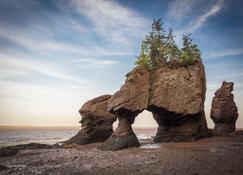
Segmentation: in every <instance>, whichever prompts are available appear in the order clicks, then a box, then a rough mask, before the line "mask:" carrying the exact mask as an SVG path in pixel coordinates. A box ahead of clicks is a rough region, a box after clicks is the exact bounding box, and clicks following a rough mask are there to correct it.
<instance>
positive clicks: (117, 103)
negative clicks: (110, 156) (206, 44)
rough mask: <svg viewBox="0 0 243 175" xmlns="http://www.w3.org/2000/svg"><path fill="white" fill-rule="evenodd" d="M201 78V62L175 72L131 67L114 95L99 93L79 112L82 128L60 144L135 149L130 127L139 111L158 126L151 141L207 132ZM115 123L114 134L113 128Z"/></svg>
mask: <svg viewBox="0 0 243 175" xmlns="http://www.w3.org/2000/svg"><path fill="white" fill-rule="evenodd" d="M205 92H206V79H205V71H204V66H203V64H202V63H201V62H197V63H195V64H193V65H187V66H180V67H177V68H169V67H166V66H164V67H158V68H156V69H154V70H147V69H145V68H143V67H140V66H138V67H136V68H134V69H133V70H132V71H131V72H130V73H128V74H127V78H126V81H125V84H124V85H123V86H122V87H121V89H120V90H119V91H117V92H116V93H115V94H114V95H112V96H111V95H104V96H100V97H97V98H94V99H92V100H90V101H88V102H87V103H85V104H84V105H83V106H82V108H81V109H80V111H79V112H80V114H81V115H82V117H83V118H82V120H81V123H82V127H81V130H80V131H79V132H78V133H77V135H75V136H74V137H72V138H71V139H69V140H67V141H66V142H64V144H73V143H75V144H87V143H93V142H99V141H105V142H104V143H103V145H102V149H103V150H118V149H123V148H128V147H138V146H140V143H139V141H138V138H137V136H136V135H135V133H134V131H133V129H132V124H133V123H134V120H135V118H136V117H137V115H138V114H140V113H141V112H143V111H144V110H148V111H150V112H151V113H152V115H153V118H154V119H155V120H156V122H157V124H158V130H157V134H156V136H155V137H154V141H155V142H167V141H191V140H196V139H199V138H202V137H206V136H208V134H209V131H208V128H207V123H206V119H205V115H204V100H205ZM116 118H117V119H118V121H119V122H118V127H117V128H116V130H115V131H114V132H113V129H112V125H113V123H114V122H115V120H116Z"/></svg>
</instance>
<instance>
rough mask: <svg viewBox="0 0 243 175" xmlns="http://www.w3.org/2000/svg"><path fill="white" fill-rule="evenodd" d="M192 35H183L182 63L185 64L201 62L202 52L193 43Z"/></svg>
mask: <svg viewBox="0 0 243 175" xmlns="http://www.w3.org/2000/svg"><path fill="white" fill-rule="evenodd" d="M190 35H191V34H188V35H183V37H182V40H183V47H182V48H181V50H182V54H181V62H182V63H184V64H193V63H195V62H196V61H198V60H200V56H201V53H200V50H199V48H198V46H197V45H196V44H194V43H193V42H192V41H193V40H192V38H190Z"/></svg>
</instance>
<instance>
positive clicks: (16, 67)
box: [0, 0, 243, 128]
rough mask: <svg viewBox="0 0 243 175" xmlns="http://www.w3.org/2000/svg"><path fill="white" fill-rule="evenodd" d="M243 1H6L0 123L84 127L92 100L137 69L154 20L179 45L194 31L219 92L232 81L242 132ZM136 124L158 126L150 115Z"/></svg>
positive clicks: (211, 87)
mask: <svg viewBox="0 0 243 175" xmlns="http://www.w3.org/2000/svg"><path fill="white" fill-rule="evenodd" d="M242 6H243V1H241V0H234V1H226V0H225V1H224V0H208V1H207V0H161V1H159V0H111V1H109V0H21V1H19V0H0V125H15V126H16V125H22V126H28V125H32V126H79V123H78V121H79V120H80V115H79V113H78V110H79V109H80V107H81V106H82V105H83V104H84V103H85V102H86V101H87V100H90V99H92V98H94V97H97V96H99V95H103V94H113V93H115V92H116V91H117V90H118V89H119V88H120V87H121V85H122V84H123V83H124V80H125V74H126V73H127V72H129V71H131V70H132V68H133V67H135V65H134V62H135V60H136V59H137V56H138V55H139V50H140V43H141V41H142V40H143V39H144V37H145V35H146V34H147V33H148V32H149V31H150V30H151V23H152V20H153V19H156V18H160V17H162V18H163V21H164V23H165V28H166V29H168V28H169V27H172V28H173V29H174V31H175V34H176V43H177V44H178V45H179V46H181V44H182V42H181V37H182V35H183V34H188V33H191V34H192V38H193V39H194V42H195V43H197V45H198V46H199V47H200V49H201V51H202V60H203V63H204V65H205V69H206V76H207V94H206V102H205V110H206V117H207V122H208V125H209V127H213V126H214V125H213V122H212V120H211V119H210V106H211V101H212V98H213V95H214V92H215V91H216V90H217V89H218V88H219V87H220V86H221V83H222V81H223V80H226V81H233V82H234V83H235V85H234V95H235V102H236V104H237V106H238V108H239V118H238V120H237V127H241V128H243V116H242V115H243V100H242V99H243V20H242V19H243V11H242V8H241V7H242ZM134 126H135V127H157V124H156V123H155V121H154V120H153V118H152V116H151V114H150V113H149V112H146V111H145V112H143V113H142V114H140V115H139V116H138V117H137V118H136V120H135V124H134Z"/></svg>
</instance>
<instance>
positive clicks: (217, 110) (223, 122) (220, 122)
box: [211, 81, 238, 135]
mask: <svg viewBox="0 0 243 175" xmlns="http://www.w3.org/2000/svg"><path fill="white" fill-rule="evenodd" d="M233 86H234V83H233V82H225V81H224V82H223V83H222V86H221V87H220V88H219V89H218V90H217V91H216V92H215V96H214V98H213V101H212V108H211V118H212V120H213V121H214V123H215V126H214V134H215V135H225V134H228V133H231V132H234V131H235V122H236V120H237V118H238V109H237V106H236V104H235V102H234V95H233V94H232V91H233Z"/></svg>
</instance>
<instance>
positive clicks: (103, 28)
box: [71, 0, 149, 45]
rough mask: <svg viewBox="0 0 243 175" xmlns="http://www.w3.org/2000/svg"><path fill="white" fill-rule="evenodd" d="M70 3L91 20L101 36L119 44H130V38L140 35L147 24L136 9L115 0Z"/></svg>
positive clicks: (84, 0)
mask: <svg viewBox="0 0 243 175" xmlns="http://www.w3.org/2000/svg"><path fill="white" fill-rule="evenodd" d="M71 5H72V7H73V8H75V9H77V10H78V11H79V12H80V14H81V15H85V16H87V17H88V18H89V19H90V20H91V21H92V23H93V24H94V26H95V31H97V32H98V33H99V34H100V35H101V36H103V37H105V38H106V39H108V40H110V41H113V42H117V43H120V44H125V45H132V43H131V42H132V39H134V38H137V37H141V33H143V32H144V31H145V30H144V29H146V27H147V26H148V24H149V23H148V21H147V20H146V19H145V18H144V17H143V16H141V15H139V14H138V13H137V12H136V11H134V10H132V9H129V8H127V7H124V6H123V5H121V4H119V3H118V2H116V1H108V0H82V1H79V0H72V1H71Z"/></svg>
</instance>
